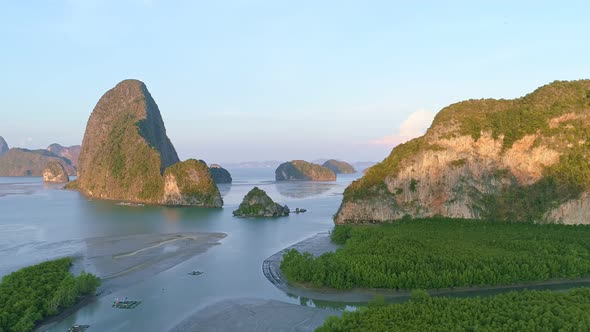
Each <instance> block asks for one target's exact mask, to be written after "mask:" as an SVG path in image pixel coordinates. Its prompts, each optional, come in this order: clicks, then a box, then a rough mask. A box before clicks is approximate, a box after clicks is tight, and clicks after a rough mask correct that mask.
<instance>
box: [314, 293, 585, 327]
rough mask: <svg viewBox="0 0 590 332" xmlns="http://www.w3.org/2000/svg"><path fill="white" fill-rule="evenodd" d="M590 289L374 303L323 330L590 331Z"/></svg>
mask: <svg viewBox="0 0 590 332" xmlns="http://www.w3.org/2000/svg"><path fill="white" fill-rule="evenodd" d="M589 330H590V289H588V288H579V289H573V290H570V291H568V292H551V291H523V292H510V293H506V294H501V295H496V296H492V297H484V298H480V297H475V298H447V297H440V298H437V297H434V298H430V297H429V296H428V294H426V293H425V292H423V291H422V292H418V291H417V292H414V293H412V299H411V300H410V301H408V302H406V303H402V304H393V305H389V306H384V305H372V306H370V307H369V308H364V309H361V310H358V311H354V312H344V313H343V314H342V317H341V318H338V317H336V316H332V317H329V318H328V319H327V320H326V322H325V323H324V325H322V326H321V327H319V328H318V329H317V330H316V331H318V332H332V331H333V332H337V331H367V332H373V331H404V332H405V331H522V332H524V331H531V332H537V331H589Z"/></svg>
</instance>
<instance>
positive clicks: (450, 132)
mask: <svg viewBox="0 0 590 332" xmlns="http://www.w3.org/2000/svg"><path fill="white" fill-rule="evenodd" d="M589 134H590V81H588V80H584V81H575V82H554V83H552V84H549V85H547V86H544V87H541V88H539V89H537V90H536V91H535V92H533V93H531V94H529V95H527V96H525V97H522V98H519V99H515V100H491V99H485V100H469V101H465V102H461V103H457V104H453V105H451V106H449V107H447V108H445V109H443V110H442V111H441V112H439V114H438V115H437V116H436V118H435V120H434V122H433V124H432V126H431V127H430V129H429V130H428V131H427V132H426V134H425V135H424V136H422V137H419V138H416V139H414V140H412V141H410V142H407V143H405V144H402V145H399V146H398V147H396V148H395V149H393V151H392V152H391V155H390V156H389V157H388V158H386V159H385V160H384V161H383V162H382V163H380V164H378V165H376V166H373V167H372V168H370V169H369V170H368V171H367V173H366V174H365V176H363V178H361V179H360V180H357V181H355V182H354V183H353V184H351V185H350V186H349V187H348V188H347V189H346V191H345V193H344V198H343V202H342V205H341V207H340V209H339V211H338V213H337V215H336V217H335V222H336V223H359V222H384V221H391V220H396V219H400V218H402V217H404V216H406V215H409V216H413V217H430V216H435V215H442V216H448V217H461V218H484V219H497V220H510V221H535V222H561V223H575V224H580V223H590V218H585V217H584V215H588V213H590V198H589V196H590V194H589V192H590V167H589V166H588V161H590V141H587V140H588V137H589V136H588V135H589Z"/></svg>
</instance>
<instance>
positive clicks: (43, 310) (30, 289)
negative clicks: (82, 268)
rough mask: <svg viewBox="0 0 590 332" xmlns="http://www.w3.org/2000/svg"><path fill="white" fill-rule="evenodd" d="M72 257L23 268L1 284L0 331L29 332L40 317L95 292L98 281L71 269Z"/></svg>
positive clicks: (62, 308) (4, 279)
mask: <svg viewBox="0 0 590 332" xmlns="http://www.w3.org/2000/svg"><path fill="white" fill-rule="evenodd" d="M71 265H72V259H71V258H61V259H57V260H54V261H48V262H45V263H41V264H38V265H34V266H29V267H25V268H23V269H20V270H18V271H16V272H13V273H11V274H9V275H7V276H4V277H3V278H2V282H1V283H0V331H14V332H25V331H32V330H33V328H34V327H35V324H36V323H37V322H39V321H40V320H42V319H43V318H45V317H47V316H51V315H56V314H58V313H60V312H61V311H63V310H64V309H66V308H68V307H70V306H72V305H74V304H75V303H76V302H77V301H78V300H79V299H80V297H81V296H84V295H91V294H94V292H95V291H96V288H97V287H98V286H99V285H100V280H99V279H98V278H97V277H95V276H94V275H92V274H89V273H85V272H82V273H81V274H80V275H79V276H77V277H75V276H73V275H72V274H71V273H70V272H69V269H70V266H71Z"/></svg>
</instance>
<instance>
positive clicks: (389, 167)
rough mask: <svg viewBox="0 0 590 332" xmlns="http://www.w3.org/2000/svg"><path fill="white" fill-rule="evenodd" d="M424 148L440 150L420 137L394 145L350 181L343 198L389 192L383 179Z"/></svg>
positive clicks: (356, 197)
mask: <svg viewBox="0 0 590 332" xmlns="http://www.w3.org/2000/svg"><path fill="white" fill-rule="evenodd" d="M424 150H434V151H436V150H440V147H439V146H437V145H433V144H428V143H427V142H426V140H424V138H422V137H418V138H415V139H413V140H410V141H408V142H406V143H403V144H400V145H398V146H396V147H395V148H394V149H393V150H392V151H391V154H390V155H389V157H387V158H385V160H383V161H382V162H380V163H378V164H377V165H375V166H373V167H371V168H369V169H368V170H367V171H366V173H365V175H364V176H363V177H362V178H360V179H358V180H355V181H353V182H352V184H351V185H350V186H348V187H346V189H345V190H344V200H355V199H367V198H370V197H373V196H376V195H380V194H389V192H388V191H387V187H386V185H385V182H384V179H385V178H386V177H387V176H388V175H391V174H397V173H398V172H399V170H400V167H401V163H402V161H404V160H405V159H406V158H408V157H410V156H411V155H413V154H415V153H417V152H419V151H424Z"/></svg>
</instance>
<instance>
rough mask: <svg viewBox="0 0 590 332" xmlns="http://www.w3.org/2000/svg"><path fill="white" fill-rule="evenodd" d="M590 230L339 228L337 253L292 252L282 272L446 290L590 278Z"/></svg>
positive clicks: (331, 282) (407, 225)
mask: <svg viewBox="0 0 590 332" xmlns="http://www.w3.org/2000/svg"><path fill="white" fill-rule="evenodd" d="M589 238H590V226H566V225H554V224H549V225H535V224H530V223H497V222H485V221H478V220H461V219H448V218H434V219H426V220H410V221H399V222H396V223H392V224H386V225H381V226H349V225H338V226H336V227H335V229H334V231H333V232H332V240H333V241H334V242H336V243H339V244H344V245H343V247H341V248H339V249H338V250H337V251H336V252H335V253H326V254H323V255H321V256H320V257H318V258H314V257H313V256H312V255H310V254H308V253H304V254H301V253H299V252H297V251H295V250H291V251H289V252H287V253H286V254H285V256H284V259H283V262H282V263H281V270H282V271H283V273H284V275H285V276H286V277H287V279H288V280H289V281H291V282H295V283H310V284H311V285H313V286H315V287H331V288H338V289H348V288H352V287H366V288H389V289H406V290H409V289H416V288H424V289H440V288H448V287H470V286H492V285H507V284H513V283H522V282H537V281H545V280H550V279H560V278H580V277H587V276H590V243H589V242H588V239H589Z"/></svg>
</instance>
